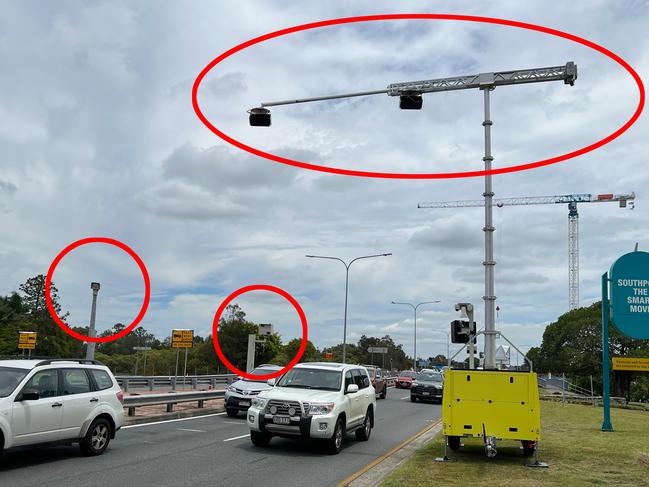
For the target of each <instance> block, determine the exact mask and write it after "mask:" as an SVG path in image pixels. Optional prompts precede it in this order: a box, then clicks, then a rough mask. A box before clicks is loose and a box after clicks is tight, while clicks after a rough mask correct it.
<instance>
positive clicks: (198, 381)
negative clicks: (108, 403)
mask: <svg viewBox="0 0 649 487" xmlns="http://www.w3.org/2000/svg"><path fill="white" fill-rule="evenodd" d="M235 377H236V375H234V374H219V375H188V376H184V377H182V376H180V377H174V376H167V375H156V376H141V375H140V376H138V375H121V376H117V377H115V378H116V379H117V383H118V384H119V386H120V387H121V388H122V390H123V391H124V392H128V391H129V390H131V389H148V390H150V391H153V390H154V389H157V388H164V387H170V388H171V389H172V390H174V391H175V390H176V388H177V387H178V386H180V385H182V386H183V388H187V386H190V387H191V388H192V389H194V390H196V389H199V388H200V387H207V386H211V387H212V388H213V389H215V388H216V387H217V385H219V384H220V385H226V384H229V383H230V382H232V380H233V379H234V378H235Z"/></svg>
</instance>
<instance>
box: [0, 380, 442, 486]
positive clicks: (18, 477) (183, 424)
mask: <svg viewBox="0 0 649 487" xmlns="http://www.w3.org/2000/svg"><path fill="white" fill-rule="evenodd" d="M440 416H441V406H439V405H437V404H429V403H420V402H417V403H411V402H410V395H409V392H408V391H407V390H401V389H394V388H390V389H389V390H388V398H387V399H385V400H377V413H376V419H375V428H374V430H373V431H372V435H371V437H370V440H369V441H367V442H359V441H356V439H355V437H354V435H353V434H352V435H348V436H347V439H346V442H345V446H344V448H343V451H342V452H341V453H340V454H338V455H328V454H326V453H325V452H324V451H323V448H322V446H321V445H319V444H317V443H314V442H308V441H301V440H287V439H282V438H273V440H272V441H271V444H270V446H269V447H267V448H257V447H254V446H253V445H252V443H251V442H250V438H249V436H248V427H247V425H246V422H245V418H244V416H243V414H240V416H239V418H236V419H233V418H228V417H227V416H226V415H225V414H218V415H212V416H203V417H196V418H186V419H183V420H172V421H168V422H163V423H159V424H144V425H134V426H130V427H127V428H126V429H122V430H121V431H120V432H118V434H117V438H116V439H115V440H113V442H112V443H111V444H110V446H109V448H108V450H107V451H106V452H105V453H104V454H103V455H101V456H99V457H92V458H87V457H82V456H81V455H80V454H79V450H78V448H77V446H76V445H74V446H56V447H41V448H32V449H16V450H10V451H7V452H5V454H4V456H3V457H1V458H0V485H8V486H9V485H10V486H12V487H23V486H37V485H48V486H53V487H58V486H65V487H77V486H78V487H87V486H89V485H90V486H93V487H101V486H110V487H141V486H149V485H156V486H159V487H162V486H174V487H180V486H192V487H197V486H206V487H207V486H209V487H213V486H214V485H226V486H233V487H234V486H248V485H263V486H264V487H273V486H278V487H279V486H282V487H286V486H314V487H317V486H332V485H336V484H337V483H338V482H340V481H341V480H343V479H345V478H346V477H348V476H349V475H351V474H352V473H354V472H356V471H357V470H359V469H360V468H362V467H364V466H365V465H367V464H368V463H370V462H371V461H373V460H374V459H375V458H377V457H379V456H381V455H383V454H385V453H386V452H388V451H389V450H390V449H392V448H393V447H395V446H396V445H398V444H399V443H401V442H402V441H403V440H404V439H406V438H408V437H410V436H412V435H414V434H415V433H417V432H419V431H420V430H422V429H423V428H425V427H426V426H428V425H430V424H431V423H432V422H433V421H435V420H436V419H438V418H439V417H440Z"/></svg>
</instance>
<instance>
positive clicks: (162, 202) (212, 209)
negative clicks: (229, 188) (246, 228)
mask: <svg viewBox="0 0 649 487" xmlns="http://www.w3.org/2000/svg"><path fill="white" fill-rule="evenodd" d="M135 200H136V201H137V202H138V203H139V204H140V205H141V206H142V207H143V208H144V209H146V210H148V211H150V212H153V213H156V214H158V215H161V216H168V217H172V218H181V219H190V220H209V219H225V220H234V219H238V218H240V217H242V216H245V215H247V214H249V210H248V209H247V208H245V207H243V206H241V205H238V204H236V203H233V202H232V201H230V200H229V199H227V197H219V196H218V195H214V194H212V193H208V192H206V191H201V190H200V189H199V188H196V187H193V186H188V185H186V184H183V183H179V182H171V183H165V184H163V185H161V186H158V187H156V188H152V189H150V190H147V191H144V192H143V193H140V194H139V195H138V196H137V197H136V198H135Z"/></svg>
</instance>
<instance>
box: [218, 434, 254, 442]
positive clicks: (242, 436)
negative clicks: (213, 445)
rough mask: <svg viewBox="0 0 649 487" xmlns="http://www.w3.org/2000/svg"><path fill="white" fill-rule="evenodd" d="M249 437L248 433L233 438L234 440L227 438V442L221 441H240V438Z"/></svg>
mask: <svg viewBox="0 0 649 487" xmlns="http://www.w3.org/2000/svg"><path fill="white" fill-rule="evenodd" d="M249 436H250V433H248V434H247V435H241V436H235V437H234V438H228V439H227V440H223V441H234V440H240V439H241V438H248V437H249Z"/></svg>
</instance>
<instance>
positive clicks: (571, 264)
mask: <svg viewBox="0 0 649 487" xmlns="http://www.w3.org/2000/svg"><path fill="white" fill-rule="evenodd" d="M614 201H617V202H619V204H620V208H626V207H627V203H628V204H629V208H631V209H633V205H634V201H635V193H633V192H631V193H628V194H613V193H605V194H597V195H594V194H590V193H586V194H566V195H559V196H523V197H518V198H500V199H495V200H494V204H495V205H496V206H497V207H498V208H502V207H503V206H517V205H549V204H561V203H563V204H567V205H568V288H569V296H570V297H569V306H570V309H571V310H572V309H575V308H578V307H579V213H578V211H577V204H578V203H611V202H614ZM478 206H484V201H483V200H463V201H437V202H431V203H419V204H418V205H417V207H418V208H471V207H478Z"/></svg>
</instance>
